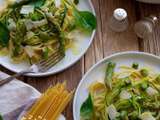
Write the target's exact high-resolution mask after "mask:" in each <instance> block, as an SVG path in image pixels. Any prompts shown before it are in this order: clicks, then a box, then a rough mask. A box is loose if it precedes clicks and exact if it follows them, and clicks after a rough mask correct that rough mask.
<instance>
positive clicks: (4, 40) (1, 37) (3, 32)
mask: <svg viewBox="0 0 160 120" xmlns="http://www.w3.org/2000/svg"><path fill="white" fill-rule="evenodd" d="M8 42H9V30H8V28H7V27H6V26H5V25H4V24H2V23H1V22H0V44H1V45H2V46H4V47H6V46H7V45H8Z"/></svg>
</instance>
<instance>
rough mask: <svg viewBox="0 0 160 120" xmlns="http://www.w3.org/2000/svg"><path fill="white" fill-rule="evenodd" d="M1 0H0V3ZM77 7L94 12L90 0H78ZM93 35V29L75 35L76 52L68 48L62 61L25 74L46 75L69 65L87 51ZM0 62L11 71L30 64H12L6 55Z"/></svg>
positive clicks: (19, 69) (21, 68)
mask: <svg viewBox="0 0 160 120" xmlns="http://www.w3.org/2000/svg"><path fill="white" fill-rule="evenodd" d="M1 1H2V0H0V3H1ZM78 8H79V9H80V10H87V11H91V12H93V13H94V14H95V12H94V8H93V5H92V3H91V1H90V0H80V3H79V5H78ZM94 35H95V30H94V31H93V32H92V34H90V35H84V34H78V35H77V36H76V38H77V40H76V43H75V44H76V46H77V48H76V50H77V51H78V54H74V53H73V52H72V50H70V49H69V50H67V51H66V56H65V58H64V59H63V60H62V61H60V62H59V63H58V64H56V65H55V66H54V67H52V68H51V69H50V70H48V71H47V72H45V73H35V74H27V76H34V77H40V76H48V75H51V74H55V73H57V72H60V71H62V70H64V69H66V68H68V67H70V66H71V65H73V64H74V63H76V62H77V61H78V60H79V59H80V58H81V57H82V56H83V55H84V54H85V52H86V51H87V49H88V48H89V46H90V45H91V43H92V41H93V37H94ZM0 64H1V65H2V66H4V67H5V68H7V69H9V70H11V71H13V72H19V71H21V70H24V69H26V68H28V67H29V66H30V65H29V63H20V64H14V63H12V62H11V60H10V58H9V57H7V56H5V57H4V56H0Z"/></svg>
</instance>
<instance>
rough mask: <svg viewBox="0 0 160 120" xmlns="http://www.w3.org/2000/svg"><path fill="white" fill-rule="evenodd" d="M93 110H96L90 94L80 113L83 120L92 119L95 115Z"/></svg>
mask: <svg viewBox="0 0 160 120" xmlns="http://www.w3.org/2000/svg"><path fill="white" fill-rule="evenodd" d="M93 112H94V110H93V102H92V98H91V95H90V94H89V96H88V98H87V99H86V101H85V102H84V103H83V104H82V106H81V108H80V115H81V117H82V119H83V120H91V119H92V117H93Z"/></svg>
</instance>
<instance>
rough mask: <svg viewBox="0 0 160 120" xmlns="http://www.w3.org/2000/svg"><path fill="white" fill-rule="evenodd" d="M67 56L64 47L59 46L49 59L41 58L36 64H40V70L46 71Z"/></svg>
mask: <svg viewBox="0 0 160 120" xmlns="http://www.w3.org/2000/svg"><path fill="white" fill-rule="evenodd" d="M64 56H65V53H64V50H63V49H62V48H57V49H56V50H55V51H54V53H52V55H50V56H49V57H48V58H47V59H43V60H41V61H40V62H39V63H37V64H36V65H37V66H38V69H39V72H45V71H47V70H49V69H50V68H51V67H53V66H54V65H55V64H57V63H58V62H59V61H60V60H62V58H63V57H64Z"/></svg>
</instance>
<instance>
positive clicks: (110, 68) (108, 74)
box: [104, 62, 116, 89]
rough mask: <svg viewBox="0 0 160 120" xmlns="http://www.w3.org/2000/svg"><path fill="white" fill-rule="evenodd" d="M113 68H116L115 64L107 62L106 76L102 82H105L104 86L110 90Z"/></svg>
mask: <svg viewBox="0 0 160 120" xmlns="http://www.w3.org/2000/svg"><path fill="white" fill-rule="evenodd" d="M115 66H116V64H115V63H113V62H109V63H108V65H107V69H106V76H105V80H104V82H105V85H106V86H107V87H109V88H110V89H112V77H113V73H114V68H115Z"/></svg>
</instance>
